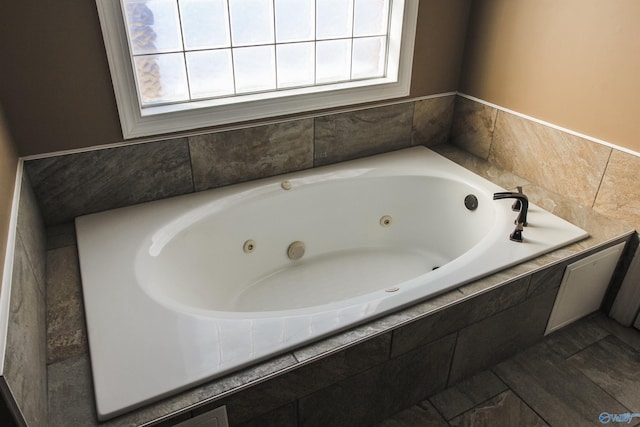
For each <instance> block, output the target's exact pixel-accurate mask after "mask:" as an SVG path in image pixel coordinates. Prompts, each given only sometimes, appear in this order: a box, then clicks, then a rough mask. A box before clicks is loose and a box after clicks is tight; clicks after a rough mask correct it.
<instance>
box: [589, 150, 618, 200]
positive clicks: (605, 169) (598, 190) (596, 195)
mask: <svg viewBox="0 0 640 427" xmlns="http://www.w3.org/2000/svg"><path fill="white" fill-rule="evenodd" d="M612 156H613V149H612V150H611V151H609V157H607V163H606V165H605V167H604V170H603V171H602V175H601V176H600V182H599V183H598V188H596V194H595V195H594V196H593V202H592V203H591V209H593V208H594V206H595V205H596V200H598V194H599V193H600V188H602V183H603V182H604V177H605V176H606V175H607V170H609V164H610V163H611V157H612Z"/></svg>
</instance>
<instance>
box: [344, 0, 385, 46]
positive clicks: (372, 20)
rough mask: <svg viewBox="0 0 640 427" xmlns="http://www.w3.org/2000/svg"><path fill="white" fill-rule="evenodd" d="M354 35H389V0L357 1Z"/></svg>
mask: <svg viewBox="0 0 640 427" xmlns="http://www.w3.org/2000/svg"><path fill="white" fill-rule="evenodd" d="M355 2H356V4H355V14H354V15H355V16H354V18H353V20H354V25H353V35H354V36H355V37H358V36H380V35H384V34H387V25H388V19H389V0H355Z"/></svg>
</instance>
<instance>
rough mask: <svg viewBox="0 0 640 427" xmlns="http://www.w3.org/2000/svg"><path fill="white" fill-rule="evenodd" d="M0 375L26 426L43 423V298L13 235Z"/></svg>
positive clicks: (21, 245)
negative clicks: (14, 242)
mask: <svg viewBox="0 0 640 427" xmlns="http://www.w3.org/2000/svg"><path fill="white" fill-rule="evenodd" d="M14 256H15V257H14V264H13V274H12V280H11V302H10V308H9V318H8V330H7V344H6V350H5V357H4V370H3V376H4V378H5V381H6V383H7V385H8V387H9V389H10V390H11V394H12V395H13V398H14V400H15V402H16V403H17V405H18V408H19V409H20V412H21V413H22V415H23V417H24V420H25V421H26V423H27V425H28V426H34V427H35V426H45V425H46V418H47V374H46V360H45V359H46V347H45V340H46V339H45V334H46V332H45V320H44V317H45V314H44V312H45V308H44V307H45V302H44V295H42V293H41V292H40V290H39V288H38V284H37V280H36V277H35V276H34V270H33V269H32V267H31V265H30V263H29V260H28V252H27V248H26V247H25V243H24V242H23V240H22V238H21V236H20V235H18V236H17V239H16V247H15V255H14Z"/></svg>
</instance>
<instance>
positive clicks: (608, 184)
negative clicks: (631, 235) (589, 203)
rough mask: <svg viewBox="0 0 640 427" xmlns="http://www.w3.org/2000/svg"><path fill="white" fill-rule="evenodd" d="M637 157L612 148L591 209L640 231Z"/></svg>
mask: <svg viewBox="0 0 640 427" xmlns="http://www.w3.org/2000/svg"><path fill="white" fill-rule="evenodd" d="M639 171H640V157H636V156H632V155H631V154H627V153H624V152H622V151H618V150H613V152H612V153H611V159H610V160H609V164H608V165H607V170H606V172H605V174H604V178H603V179H602V184H601V185H600V189H599V190H598V195H597V197H596V201H595V203H594V205H593V209H594V210H596V211H597V212H600V213H601V214H603V215H606V216H608V217H610V218H614V219H618V220H621V221H626V222H628V223H629V224H631V225H634V226H635V227H636V229H637V230H640V179H639V178H638V172H639Z"/></svg>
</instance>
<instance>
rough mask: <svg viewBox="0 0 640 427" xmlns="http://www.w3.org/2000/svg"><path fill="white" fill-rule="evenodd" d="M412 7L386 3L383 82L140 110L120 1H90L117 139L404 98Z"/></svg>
mask: <svg viewBox="0 0 640 427" xmlns="http://www.w3.org/2000/svg"><path fill="white" fill-rule="evenodd" d="M418 3H419V1H418V0H392V7H393V8H394V9H392V10H394V11H396V12H395V15H392V19H391V28H390V33H396V34H397V33H398V32H399V31H400V30H399V29H400V28H401V33H402V37H401V40H397V39H390V42H389V47H388V49H389V50H388V68H387V75H386V76H385V77H383V78H377V79H369V80H362V81H352V82H345V83H338V84H333V85H326V86H312V87H305V88H299V89H291V90H283V91H274V92H266V93H259V94H251V95H244V96H237V97H228V98H223V99H212V100H205V101H195V102H185V103H180V104H171V105H160V106H153V107H145V108H144V109H142V108H141V106H140V102H139V100H138V91H137V88H136V82H135V76H134V71H133V65H132V61H131V55H130V53H129V43H128V40H127V33H126V28H125V25H126V24H125V22H124V19H123V16H122V8H121V6H120V0H96V5H97V8H98V15H99V17H100V25H101V26H102V34H103V37H104V42H105V48H106V51H107V58H108V61H109V69H110V71H111V79H112V81H113V87H114V92H115V97H116V102H117V105H118V113H119V116H120V124H121V126H122V134H123V136H124V138H125V139H130V138H137V137H143V136H151V135H159V134H165V133H172V132H179V131H185V130H192V129H197V128H204V127H210V126H219V125H224V124H230V123H239V122H244V121H250V120H258V119H264V118H268V117H275V116H281V115H287V114H293V113H299V112H307V111H313V110H321V109H330V108H335V107H341V106H345V105H353V104H359V103H366V102H374V101H380V100H386V99H392V98H399V97H404V96H408V95H409V91H410V86H411V68H412V63H413V47H414V41H415V32H416V25H417V24H416V22H417V16H418ZM396 8H397V9H396ZM398 10H400V11H402V13H401V14H398V13H397V11H398ZM395 64H398V65H397V67H396V65H395Z"/></svg>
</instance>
